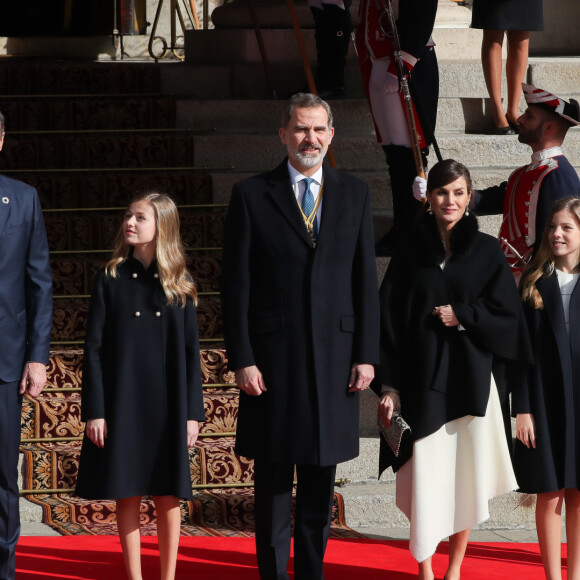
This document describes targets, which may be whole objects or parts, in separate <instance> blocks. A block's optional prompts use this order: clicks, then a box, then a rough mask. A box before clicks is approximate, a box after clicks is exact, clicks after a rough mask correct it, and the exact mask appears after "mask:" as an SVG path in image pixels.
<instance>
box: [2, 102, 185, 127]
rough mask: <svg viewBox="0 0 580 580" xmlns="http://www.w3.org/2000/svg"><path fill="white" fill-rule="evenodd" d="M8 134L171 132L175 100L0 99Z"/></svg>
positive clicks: (173, 123) (173, 122)
mask: <svg viewBox="0 0 580 580" xmlns="http://www.w3.org/2000/svg"><path fill="white" fill-rule="evenodd" d="M0 110H1V111H2V112H3V114H4V116H5V117H6V119H9V126H10V131H11V132H13V131H35V132H38V131H61V130H77V131H80V130H90V129H92V130H104V129H117V130H120V129H124V130H126V129H170V128H172V127H173V126H174V125H175V101H174V98H173V97H172V96H170V95H160V94H159V93H154V94H152V95H124V94H119V95H114V96H110V95H95V96H93V95H79V96H76V97H71V96H68V97H67V98H65V99H63V98H62V96H61V95H58V96H44V97H33V96H28V95H27V96H26V97H23V96H22V95H12V96H6V95H2V96H0Z"/></svg>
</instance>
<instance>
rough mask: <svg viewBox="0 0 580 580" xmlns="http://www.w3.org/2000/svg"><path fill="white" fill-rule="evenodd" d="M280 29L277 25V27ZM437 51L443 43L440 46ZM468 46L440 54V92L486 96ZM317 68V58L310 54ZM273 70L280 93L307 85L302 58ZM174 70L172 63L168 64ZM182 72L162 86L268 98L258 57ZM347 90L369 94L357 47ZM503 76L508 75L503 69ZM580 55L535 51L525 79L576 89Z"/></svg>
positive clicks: (211, 95)
mask: <svg viewBox="0 0 580 580" xmlns="http://www.w3.org/2000/svg"><path fill="white" fill-rule="evenodd" d="M278 32H279V31H278ZM436 50H438V51H439V47H438V48H437V49H436ZM463 50H464V47H461V48H457V49H456V50H455V52H454V53H453V54H451V55H449V57H448V58H441V55H440V54H439V52H438V53H437V54H438V59H439V76H440V83H439V85H440V96H441V97H448V96H452V97H457V96H459V97H462V98H465V97H479V98H487V96H488V92H487V89H486V86H485V81H484V78H483V72H482V68H481V63H480V61H479V59H475V58H473V59H466V60H463V59H462V58H460V55H461V56H462V51H463ZM310 62H311V66H312V67H313V68H315V65H316V58H315V56H314V55H313V56H312V57H311V59H310ZM271 68H272V76H273V81H274V85H275V89H276V93H277V97H278V98H279V99H283V100H284V99H286V98H287V96H289V95H290V94H292V93H294V92H296V91H298V90H304V89H305V88H306V87H307V82H306V76H305V74H304V70H303V68H302V64H301V62H298V61H296V62H294V61H291V62H284V63H278V62H275V63H273V65H272V67H271ZM168 70H170V69H168ZM181 70H182V76H180V77H176V75H175V74H174V72H173V71H171V74H169V73H168V74H167V75H163V91H164V92H171V91H173V92H175V93H176V94H179V93H184V92H185V93H187V94H191V95H194V96H195V97H196V98H198V99H268V98H272V91H271V90H270V89H269V87H268V85H267V83H266V77H265V75H264V69H263V66H262V64H261V63H260V62H259V61H257V62H241V61H240V62H236V61H235V59H234V60H233V61H232V60H227V61H224V62H222V63H219V62H212V61H211V60H209V61H203V60H200V61H199V62H195V64H191V63H186V64H184V65H183V68H182V69H181ZM345 77H346V93H347V96H348V97H349V98H361V99H364V98H365V92H364V87H363V83H362V77H361V74H360V67H359V64H358V60H357V58H356V55H355V54H354V49H353V48H352V47H351V49H350V51H349V55H348V59H347V65H346V69H345ZM504 77H505V75H504ZM579 81H580V60H579V59H578V58H576V57H558V58H549V57H532V58H530V59H529V67H528V72H527V82H529V83H531V84H534V85H537V86H539V87H541V88H548V89H549V90H551V91H553V92H555V93H556V94H558V95H559V94H560V93H561V94H562V95H573V94H578V91H579V88H578V87H579V86H580V82H579ZM502 94H503V95H506V94H507V91H506V85H505V78H503V80H502Z"/></svg>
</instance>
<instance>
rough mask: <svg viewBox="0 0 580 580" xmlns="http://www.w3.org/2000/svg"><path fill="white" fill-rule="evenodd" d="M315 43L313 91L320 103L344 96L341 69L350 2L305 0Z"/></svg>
mask: <svg viewBox="0 0 580 580" xmlns="http://www.w3.org/2000/svg"><path fill="white" fill-rule="evenodd" d="M308 5H309V6H310V11H311V12H312V17H313V18H314V34H315V39H316V55H317V69H316V81H315V82H316V90H317V92H318V95H319V97H320V98H321V99H338V98H340V97H343V96H344V93H345V80H344V68H345V66H346V56H347V54H348V47H349V45H350V33H351V31H352V22H351V18H350V12H349V9H348V7H349V5H350V1H349V0H346V2H345V1H343V0H326V1H322V0H308Z"/></svg>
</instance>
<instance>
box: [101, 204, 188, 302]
mask: <svg viewBox="0 0 580 580" xmlns="http://www.w3.org/2000/svg"><path fill="white" fill-rule="evenodd" d="M138 201H147V202H149V203H150V204H151V205H152V207H153V211H154V212H155V224H156V226H157V242H156V245H155V257H156V259H157V271H158V273H159V280H160V281H161V286H162V287H163V291H164V292H165V296H166V297H167V304H174V303H176V304H178V305H180V306H181V307H184V306H185V302H186V299H187V297H188V296H191V298H192V299H193V302H194V303H195V304H197V290H196V288H195V284H194V282H193V278H192V277H191V274H190V273H189V272H188V271H187V266H186V260H185V250H184V249H183V243H182V241H181V235H180V233H179V213H178V211H177V207H176V206H175V203H174V202H173V200H172V199H171V198H170V197H169V196H168V195H165V194H163V193H146V194H143V195H139V196H137V197H135V198H134V199H133V200H132V201H131V203H130V204H129V206H131V205H132V204H133V203H136V202H138ZM123 230H124V228H123V224H121V226H120V227H119V231H118V232H117V237H116V238H115V244H114V248H113V257H112V258H111V259H110V260H109V261H108V262H107V264H106V265H105V273H106V274H107V276H111V277H112V278H116V277H117V266H118V265H119V264H121V263H122V262H124V261H125V260H126V259H127V257H128V256H129V253H130V251H131V246H130V245H129V244H126V243H125V235H124V231H123Z"/></svg>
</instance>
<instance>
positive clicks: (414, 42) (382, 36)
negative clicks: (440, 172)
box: [355, 0, 439, 254]
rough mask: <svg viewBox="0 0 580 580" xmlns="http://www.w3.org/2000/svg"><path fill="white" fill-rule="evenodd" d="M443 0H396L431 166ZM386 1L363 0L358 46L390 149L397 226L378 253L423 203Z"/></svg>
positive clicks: (380, 134) (379, 129) (381, 138)
mask: <svg viewBox="0 0 580 580" xmlns="http://www.w3.org/2000/svg"><path fill="white" fill-rule="evenodd" d="M437 4H438V3H437V0H393V1H392V2H391V5H392V9H393V13H394V16H395V19H396V26H397V33H398V36H399V42H400V48H401V56H402V58H403V62H404V65H405V67H406V69H408V71H409V80H410V83H409V84H410V90H411V96H412V98H413V105H414V116H415V124H416V128H417V139H418V143H419V146H420V148H421V150H422V156H423V164H424V165H426V164H427V154H428V147H429V145H430V144H431V143H432V140H433V132H434V130H435V122H436V119H437V100H438V98H439V69H438V66H437V57H436V56H435V50H434V46H435V43H434V42H433V40H432V39H431V33H432V31H433V26H434V24H435V16H436V13H437ZM386 7H387V4H386V1H385V0H362V2H361V4H360V7H359V18H360V23H359V25H358V27H357V30H356V40H355V42H356V49H357V54H358V57H359V61H360V66H361V72H362V75H363V79H364V83H365V90H366V93H367V98H368V100H369V104H370V107H371V113H372V115H373V120H374V123H375V131H376V135H377V141H378V142H379V143H380V144H381V145H382V147H383V150H384V151H385V155H386V159H387V165H388V166H389V175H390V178H391V191H392V196H393V221H394V223H393V228H392V229H391V231H390V232H389V233H388V234H387V236H385V238H383V239H382V240H381V241H380V242H379V243H378V244H377V253H379V254H391V253H392V250H393V248H394V246H395V244H396V241H397V239H398V238H399V236H400V234H401V233H402V232H403V231H404V230H405V229H406V228H407V227H409V226H410V224H411V223H412V221H413V219H414V217H415V213H416V211H417V207H418V206H419V204H418V203H417V202H416V201H415V199H414V198H413V194H412V185H413V180H414V178H415V176H416V175H417V169H416V166H415V161H414V156H413V150H412V149H411V146H412V139H411V134H410V131H409V127H408V125H407V120H406V116H405V111H404V108H403V107H404V103H403V102H402V94H401V92H400V87H399V81H398V78H397V70H396V64H395V62H394V58H393V52H394V45H393V40H392V35H391V33H390V26H389V18H388V14H387V11H386Z"/></svg>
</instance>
